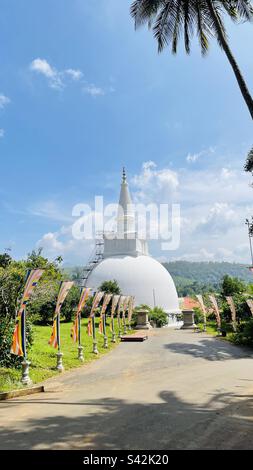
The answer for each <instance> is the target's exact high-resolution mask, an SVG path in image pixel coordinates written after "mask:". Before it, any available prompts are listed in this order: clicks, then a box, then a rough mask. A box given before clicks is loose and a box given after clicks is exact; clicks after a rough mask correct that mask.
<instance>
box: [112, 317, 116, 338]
mask: <svg viewBox="0 0 253 470" xmlns="http://www.w3.org/2000/svg"><path fill="white" fill-rule="evenodd" d="M111 326H112V343H116V335H115V329H114V317H112V322H111Z"/></svg>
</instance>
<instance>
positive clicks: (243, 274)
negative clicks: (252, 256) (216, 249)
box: [163, 261, 253, 297]
mask: <svg viewBox="0 0 253 470" xmlns="http://www.w3.org/2000/svg"><path fill="white" fill-rule="evenodd" d="M163 265H164V267H165V268H166V269H167V270H168V271H169V272H170V274H171V276H172V277H173V279H174V282H175V284H176V287H177V291H178V294H179V296H180V297H184V296H186V295H193V294H194V293H201V292H203V293H204V292H206V291H207V290H217V289H219V287H220V283H221V281H222V278H223V277H224V276H225V274H228V275H229V276H232V277H237V278H239V279H241V280H242V281H244V282H246V283H247V284H248V283H253V273H251V272H250V271H249V269H248V266H246V265H244V264H237V263H226V262H222V263H218V262H211V261H210V262H199V263H198V262H190V261H172V262H169V263H163Z"/></svg>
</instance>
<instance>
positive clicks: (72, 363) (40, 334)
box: [0, 318, 120, 392]
mask: <svg viewBox="0 0 253 470" xmlns="http://www.w3.org/2000/svg"><path fill="white" fill-rule="evenodd" d="M87 323H88V319H87V318H84V319H82V346H83V347H84V360H85V362H84V364H83V366H84V367H85V364H88V363H90V362H91V361H94V360H96V359H98V358H99V357H101V356H102V355H104V354H106V353H107V352H109V351H110V350H112V349H113V348H114V347H115V346H116V345H117V344H118V343H119V341H120V340H119V338H116V343H112V342H111V336H112V334H111V331H110V329H109V325H108V326H107V336H108V349H104V348H103V343H104V338H103V335H101V334H99V332H98V324H99V318H96V327H97V328H96V333H97V334H96V339H97V341H98V351H99V354H98V355H95V354H93V352H92V342H93V339H92V338H91V337H90V336H88V335H87ZM114 323H115V332H116V335H117V333H118V325H117V321H115V322H114ZM71 326H72V322H71V323H61V350H62V352H63V364H64V368H65V370H69V369H73V368H75V367H80V366H81V365H82V363H81V362H80V361H79V360H78V358H77V353H78V351H77V348H78V345H77V343H74V342H73V341H72V339H71V337H70V331H71ZM33 328H34V342H33V346H32V347H31V349H30V350H29V352H28V359H29V361H30V362H31V366H30V377H31V379H32V381H33V383H34V384H36V383H39V382H42V381H43V380H45V379H48V378H50V377H53V376H54V375H58V374H59V372H58V371H56V370H55V366H56V353H57V350H56V349H54V348H52V347H51V346H49V344H48V341H49V338H50V335H51V331H52V327H51V326H34V327H33ZM20 378H21V370H20V369H7V368H0V391H1V392H7V391H10V390H14V389H18V388H23V387H24V386H23V385H22V384H21V383H20Z"/></svg>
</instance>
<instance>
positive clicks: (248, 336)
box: [233, 318, 253, 347]
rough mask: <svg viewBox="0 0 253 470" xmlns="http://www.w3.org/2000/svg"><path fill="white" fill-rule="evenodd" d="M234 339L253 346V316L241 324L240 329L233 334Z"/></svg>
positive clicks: (238, 342) (239, 342) (236, 341)
mask: <svg viewBox="0 0 253 470" xmlns="http://www.w3.org/2000/svg"><path fill="white" fill-rule="evenodd" d="M233 341H234V342H235V343H236V344H243V345H247V346H252V347H253V318H251V319H250V320H248V321H246V322H245V323H244V324H241V325H240V328H239V331H238V332H237V333H235V334H234V335H233Z"/></svg>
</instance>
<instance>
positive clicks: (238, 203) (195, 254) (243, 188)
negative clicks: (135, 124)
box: [132, 161, 253, 263]
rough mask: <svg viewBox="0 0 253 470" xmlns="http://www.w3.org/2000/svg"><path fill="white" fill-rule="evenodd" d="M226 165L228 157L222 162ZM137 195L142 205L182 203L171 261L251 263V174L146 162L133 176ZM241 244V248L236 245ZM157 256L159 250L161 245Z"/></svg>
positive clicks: (217, 168)
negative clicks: (177, 244) (247, 222)
mask: <svg viewBox="0 0 253 470" xmlns="http://www.w3.org/2000/svg"><path fill="white" fill-rule="evenodd" d="M223 165H224V161H223ZM132 188H133V189H136V190H137V191H136V192H133V189H132V192H133V195H134V199H135V200H137V202H139V201H141V202H144V203H150V202H153V203H164V202H167V203H168V204H169V207H170V205H171V204H172V203H180V206H181V243H180V248H179V249H178V250H177V251H175V252H170V253H167V254H166V253H162V255H163V256H167V258H168V259H181V258H182V259H189V260H195V261H197V260H201V259H203V260H219V261H221V260H222V259H224V260H227V261H236V262H240V263H247V262H249V248H248V243H247V231H246V228H245V224H244V221H245V218H246V217H251V215H252V214H253V203H252V195H253V192H252V191H253V190H252V188H251V187H250V185H249V176H248V175H246V174H245V173H244V172H243V171H242V170H238V168H236V167H225V166H222V167H219V166H216V168H215V167H211V168H208V167H207V168H206V169H204V170H189V169H187V170H186V169H185V168H182V169H179V170H177V171H172V170H171V168H166V167H165V168H162V169H158V168H157V166H156V164H155V163H154V162H146V163H144V164H143V167H142V170H141V171H140V173H139V174H137V175H135V176H134V177H133V179H132ZM239 246H241V247H243V248H242V249H241V250H239V249H238V247H239ZM153 247H154V250H155V252H154V250H153V252H154V254H157V255H158V256H159V255H160V254H161V251H160V243H159V244H156V247H155V246H154V245H153Z"/></svg>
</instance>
